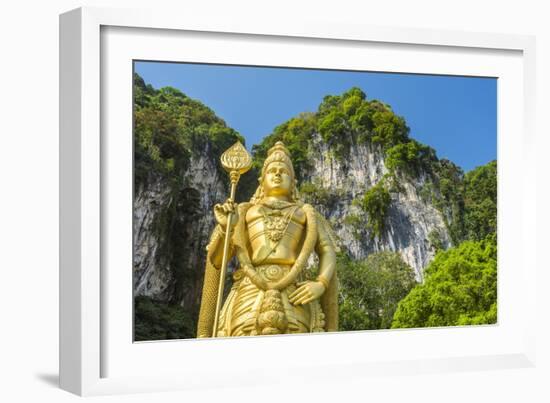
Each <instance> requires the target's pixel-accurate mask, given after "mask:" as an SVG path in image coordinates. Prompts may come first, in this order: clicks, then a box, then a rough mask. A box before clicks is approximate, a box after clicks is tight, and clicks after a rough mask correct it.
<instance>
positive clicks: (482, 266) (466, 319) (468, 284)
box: [392, 236, 497, 328]
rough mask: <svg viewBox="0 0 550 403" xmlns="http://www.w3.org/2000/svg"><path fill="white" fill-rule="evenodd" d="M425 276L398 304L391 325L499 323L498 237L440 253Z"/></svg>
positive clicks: (425, 325) (467, 243) (393, 326)
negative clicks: (422, 281)
mask: <svg viewBox="0 0 550 403" xmlns="http://www.w3.org/2000/svg"><path fill="white" fill-rule="evenodd" d="M424 275H425V279H424V283H422V284H419V285H417V286H416V287H415V288H414V289H413V290H412V291H411V292H410V293H409V294H408V295H407V296H406V297H405V298H404V299H403V300H402V301H401V302H400V303H399V306H398V308H397V310H396V312H395V315H394V317H393V323H392V328H407V327H431V326H455V325H477V324H490V323H496V320H497V245H496V239H495V236H490V237H488V238H486V239H484V240H482V241H465V242H463V243H462V244H460V245H459V246H458V247H455V248H451V249H448V250H447V251H442V252H439V253H438V254H437V255H436V257H435V259H434V260H433V261H432V262H431V263H430V264H429V265H428V267H427V268H426V269H425V271H424Z"/></svg>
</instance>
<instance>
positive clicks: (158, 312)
mask: <svg viewBox="0 0 550 403" xmlns="http://www.w3.org/2000/svg"><path fill="white" fill-rule="evenodd" d="M134 309H135V316H134V317H135V327H134V339H135V340H136V341H142V340H168V339H188V338H193V337H195V332H196V330H195V320H194V319H193V318H192V317H191V316H190V315H189V314H188V313H187V312H186V311H185V310H184V309H183V308H182V307H181V306H180V305H178V304H167V303H163V302H158V301H154V300H152V299H151V298H149V297H144V296H140V297H136V298H135V299H134Z"/></svg>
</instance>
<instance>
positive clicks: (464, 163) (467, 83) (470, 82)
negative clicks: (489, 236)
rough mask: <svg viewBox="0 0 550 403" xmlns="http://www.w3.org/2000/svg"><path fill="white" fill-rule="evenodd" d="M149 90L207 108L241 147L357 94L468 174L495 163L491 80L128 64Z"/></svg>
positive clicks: (494, 82)
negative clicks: (379, 104) (381, 105)
mask: <svg viewBox="0 0 550 403" xmlns="http://www.w3.org/2000/svg"><path fill="white" fill-rule="evenodd" d="M135 71H136V72H137V73H138V74H139V75H140V76H142V77H143V79H144V80H145V82H146V83H148V84H151V85H152V86H153V87H155V88H161V87H165V86H172V87H175V88H178V89H179V90H181V91H182V92H183V93H185V94H186V95H188V96H189V97H191V98H194V99H197V100H199V101H201V102H202V103H204V104H205V105H207V106H208V107H210V108H211V109H212V110H214V112H215V113H216V114H217V115H218V116H219V117H221V118H222V119H224V120H225V122H226V123H227V124H228V126H230V127H232V128H233V129H235V130H237V131H238V132H239V133H241V134H242V135H243V136H244V137H245V139H246V143H247V146H248V148H250V147H251V146H252V144H255V143H259V142H260V141H261V139H262V138H263V137H264V136H266V135H268V134H270V133H271V131H272V130H273V128H275V127H276V126H278V125H280V124H281V123H284V122H285V121H287V120H288V119H290V118H292V117H293V116H296V115H297V114H299V113H300V112H306V111H311V112H314V111H316V110H317V107H318V106H319V104H320V103H321V101H322V100H323V97H324V96H325V95H339V94H341V93H342V92H344V91H347V90H348V89H349V88H351V87H354V86H356V87H360V88H361V89H362V90H363V91H364V92H365V93H366V94H367V99H378V100H380V101H383V102H385V103H387V104H389V105H391V107H392V109H393V111H394V112H395V113H397V114H398V115H401V116H403V117H404V118H405V120H406V122H407V125H408V126H409V127H410V128H411V132H410V135H411V137H413V138H415V139H416V140H418V141H420V142H421V143H424V144H427V145H429V146H431V147H433V148H434V149H435V150H436V152H437V155H438V157H440V158H448V159H450V160H451V161H453V162H455V163H456V164H458V165H459V166H461V167H462V168H463V169H464V170H465V171H469V170H470V169H472V168H475V167H476V166H479V165H483V164H486V163H487V162H489V161H491V160H493V159H496V157H497V146H496V134H497V127H496V120H497V115H496V114H497V112H496V108H497V105H496V99H497V80H496V79H495V78H479V77H456V76H433V75H417V74H393V73H374V72H349V71H333V70H304V69H285V68H266V67H244V66H221V65H205V64H186V63H159V62H135Z"/></svg>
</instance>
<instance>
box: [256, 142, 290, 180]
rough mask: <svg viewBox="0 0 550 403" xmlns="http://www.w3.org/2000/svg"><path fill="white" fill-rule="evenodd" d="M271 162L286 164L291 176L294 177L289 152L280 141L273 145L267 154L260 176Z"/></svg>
mask: <svg viewBox="0 0 550 403" xmlns="http://www.w3.org/2000/svg"><path fill="white" fill-rule="evenodd" d="M272 162H282V163H284V164H286V165H287V166H288V167H289V168H290V171H291V172H292V176H293V177H295V175H294V167H293V166H292V160H291V159H290V151H288V149H287V148H286V147H285V145H284V144H283V142H282V141H277V142H276V143H275V145H274V146H273V147H271V148H270V149H269V151H268V152H267V158H266V159H265V161H264V165H263V168H262V175H263V173H264V171H265V169H266V168H267V166H268V165H269V164H271V163H272Z"/></svg>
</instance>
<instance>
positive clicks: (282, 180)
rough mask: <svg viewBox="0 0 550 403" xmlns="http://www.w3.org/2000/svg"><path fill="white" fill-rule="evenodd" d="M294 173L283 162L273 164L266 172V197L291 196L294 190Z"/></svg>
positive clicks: (264, 181)
mask: <svg viewBox="0 0 550 403" xmlns="http://www.w3.org/2000/svg"><path fill="white" fill-rule="evenodd" d="M292 180H293V178H292V173H291V172H290V169H289V167H288V166H287V165H286V164H285V163H283V162H277V161H276V162H272V163H271V164H269V165H268V166H267V168H266V169H265V172H264V179H263V183H262V185H263V188H264V194H265V195H266V196H289V195H290V192H291V190H292Z"/></svg>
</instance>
